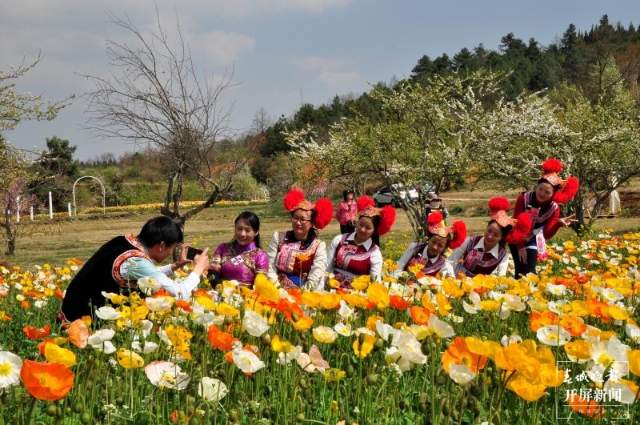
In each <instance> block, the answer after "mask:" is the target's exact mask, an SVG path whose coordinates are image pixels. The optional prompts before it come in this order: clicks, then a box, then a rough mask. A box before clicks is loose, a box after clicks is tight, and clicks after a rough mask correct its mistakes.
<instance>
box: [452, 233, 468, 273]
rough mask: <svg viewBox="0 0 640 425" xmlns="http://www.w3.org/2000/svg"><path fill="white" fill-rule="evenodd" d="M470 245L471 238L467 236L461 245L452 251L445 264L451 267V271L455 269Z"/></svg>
mask: <svg viewBox="0 0 640 425" xmlns="http://www.w3.org/2000/svg"><path fill="white" fill-rule="evenodd" d="M470 243H471V236H468V237H467V239H465V240H464V242H463V243H462V245H460V246H459V247H457V248H456V249H454V250H453V252H452V253H451V255H450V256H449V258H447V262H448V263H449V264H450V265H451V268H452V269H453V270H455V269H456V267H457V266H458V263H459V262H460V260H461V259H463V257H464V253H465V252H466V251H467V246H468V245H469V244H470Z"/></svg>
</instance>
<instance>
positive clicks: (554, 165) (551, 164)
mask: <svg viewBox="0 0 640 425" xmlns="http://www.w3.org/2000/svg"><path fill="white" fill-rule="evenodd" d="M563 169H564V165H563V164H562V162H560V160H559V159H557V158H547V159H546V160H545V161H544V162H543V163H542V176H541V177H540V179H541V180H546V181H547V182H549V184H551V186H553V188H554V189H555V193H554V194H553V201H554V202H556V203H558V204H566V203H567V202H569V201H570V200H572V199H573V197H574V196H576V193H578V189H579V188H580V182H579V181H578V179H577V178H576V177H573V176H569V177H568V178H567V179H566V180H565V179H563V178H562V177H561V176H560V172H561V171H562V170H563Z"/></svg>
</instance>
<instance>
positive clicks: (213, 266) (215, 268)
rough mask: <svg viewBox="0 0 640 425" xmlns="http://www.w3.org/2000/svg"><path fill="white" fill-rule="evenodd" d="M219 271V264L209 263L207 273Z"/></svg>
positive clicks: (220, 265)
mask: <svg viewBox="0 0 640 425" xmlns="http://www.w3.org/2000/svg"><path fill="white" fill-rule="evenodd" d="M221 269H222V264H219V263H210V264H209V271H210V272H214V273H220V270H221Z"/></svg>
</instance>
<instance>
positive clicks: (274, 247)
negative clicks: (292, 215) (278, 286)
mask: <svg viewBox="0 0 640 425" xmlns="http://www.w3.org/2000/svg"><path fill="white" fill-rule="evenodd" d="M279 239H280V236H279V234H278V232H273V237H272V238H271V242H269V247H268V248H267V255H268V257H269V271H268V273H267V277H268V278H269V280H271V281H272V282H276V283H277V282H278V270H277V269H276V257H277V256H278V245H279V242H280V241H279Z"/></svg>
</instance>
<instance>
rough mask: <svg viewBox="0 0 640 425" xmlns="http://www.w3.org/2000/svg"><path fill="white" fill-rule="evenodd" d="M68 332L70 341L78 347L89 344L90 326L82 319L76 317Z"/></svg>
mask: <svg viewBox="0 0 640 425" xmlns="http://www.w3.org/2000/svg"><path fill="white" fill-rule="evenodd" d="M67 334H68V335H69V341H70V342H71V343H72V344H73V345H75V346H76V347H78V348H84V347H86V346H87V341H88V339H89V328H88V327H87V324H86V323H85V322H84V320H82V319H76V320H74V321H73V322H71V324H70V325H69V327H68V328H67Z"/></svg>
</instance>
